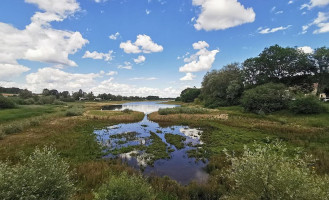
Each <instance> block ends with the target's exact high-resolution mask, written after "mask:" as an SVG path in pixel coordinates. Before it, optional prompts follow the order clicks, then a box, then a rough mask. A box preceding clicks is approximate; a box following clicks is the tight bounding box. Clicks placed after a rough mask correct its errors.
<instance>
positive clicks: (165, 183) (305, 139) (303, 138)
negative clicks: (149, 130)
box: [0, 102, 329, 199]
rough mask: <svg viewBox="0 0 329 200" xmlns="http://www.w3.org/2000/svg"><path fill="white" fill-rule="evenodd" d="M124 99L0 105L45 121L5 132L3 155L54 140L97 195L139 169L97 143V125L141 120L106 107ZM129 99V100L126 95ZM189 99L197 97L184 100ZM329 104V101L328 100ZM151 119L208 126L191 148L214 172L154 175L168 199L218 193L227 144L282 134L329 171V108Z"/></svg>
mask: <svg viewBox="0 0 329 200" xmlns="http://www.w3.org/2000/svg"><path fill="white" fill-rule="evenodd" d="M118 103H119V102H109V103H108V102H106V103H103V102H102V103H95V102H90V103H87V102H76V103H69V104H67V105H58V106H52V105H44V106H21V107H18V108H17V109H8V110H1V111H0V124H2V125H3V124H15V123H19V122H21V121H24V120H25V121H26V120H31V119H33V118H36V117H40V118H41V119H40V123H39V124H37V125H35V126H32V125H30V126H26V127H24V129H23V130H22V131H21V132H19V133H16V134H11V135H7V136H5V137H3V139H0V161H6V160H8V161H9V162H11V163H12V164H17V163H20V162H21V160H22V155H29V154H30V153H31V152H32V151H33V150H34V149H35V147H43V146H45V145H46V146H49V145H50V146H53V147H55V148H56V149H57V151H58V152H59V154H60V155H61V157H62V158H64V159H65V160H66V161H67V162H69V163H70V166H71V169H72V170H73V171H74V172H75V177H74V179H75V181H76V185H77V187H78V191H77V193H76V195H75V196H74V199H93V194H92V191H93V190H96V189H97V188H98V187H100V186H101V185H102V183H104V182H105V181H106V180H108V178H109V176H110V174H113V173H120V172H122V171H127V172H128V173H130V174H134V173H136V171H134V170H133V169H132V168H130V167H128V166H126V165H124V164H122V163H121V162H120V161H117V160H104V159H102V155H103V151H102V147H101V146H100V145H99V144H98V143H97V141H96V138H95V135H94V134H93V130H94V129H97V128H103V127H106V126H109V125H114V124H118V123H124V122H137V121H140V120H142V118H143V116H144V115H143V113H139V112H131V113H124V112H119V111H100V108H101V106H103V105H109V104H118ZM121 103H122V102H121ZM181 105H182V106H184V107H191V106H193V105H191V104H184V103H181ZM325 106H326V107H327V108H328V109H329V104H325ZM72 107H81V108H82V107H83V108H84V114H83V115H82V116H73V117H67V116H66V115H65V113H66V111H67V110H68V109H70V108H72ZM149 118H150V119H151V120H152V121H155V122H158V123H160V125H162V126H168V125H190V126H191V127H201V128H203V130H204V133H203V134H202V136H201V140H202V141H203V142H204V144H203V145H202V146H201V148H197V149H196V150H194V151H190V152H189V155H190V156H193V157H197V158H200V159H204V158H208V159H209V164H208V166H207V170H208V172H209V173H210V175H211V176H210V179H209V182H208V183H205V184H201V185H198V184H196V183H191V184H190V185H188V186H181V185H179V184H177V183H176V182H175V181H172V180H170V179H169V178H159V177H150V178H149V179H148V181H149V183H150V184H151V185H152V187H153V188H154V189H155V190H157V191H159V192H163V193H164V196H166V195H167V194H171V195H172V196H174V197H175V198H163V199H218V197H219V196H220V191H222V189H220V188H219V187H220V184H219V180H218V178H217V177H219V176H218V174H219V173H220V170H221V169H222V168H223V167H225V165H227V164H226V163H225V159H224V156H223V150H224V149H228V150H229V151H232V150H234V151H236V152H237V153H239V152H241V150H242V148H243V146H244V145H250V144H252V143H254V141H257V142H260V143H267V142H269V141H273V140H275V139H281V140H283V141H284V142H285V143H286V144H288V145H289V147H301V148H303V149H304V150H305V151H306V152H308V153H311V154H313V155H314V156H315V157H316V158H317V159H318V161H317V164H316V171H317V172H318V173H319V174H323V173H328V172H329V113H328V112H326V113H322V114H318V115H295V114H291V113H289V112H288V111H280V112H276V113H273V114H270V115H256V114H252V113H246V112H244V111H243V109H242V108H241V107H239V106H235V107H225V108H219V109H213V110H209V112H207V113H204V114H200V113H199V114H187V113H181V114H167V115H160V114H158V113H152V114H150V115H149ZM153 137H154V138H152V139H153V140H154V141H157V142H155V143H153V145H151V146H149V148H147V149H144V150H146V151H149V152H152V153H156V152H157V151H158V152H159V154H158V155H157V156H156V157H157V158H167V157H168V154H161V152H164V151H160V150H161V149H163V148H165V147H164V145H163V144H162V141H160V140H159V138H157V137H155V134H153ZM181 142H182V139H181V138H171V142H170V143H172V144H173V145H174V146H176V147H179V145H180V144H181Z"/></svg>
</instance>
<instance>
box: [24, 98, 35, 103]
mask: <svg viewBox="0 0 329 200" xmlns="http://www.w3.org/2000/svg"><path fill="white" fill-rule="evenodd" d="M34 103H35V102H34V99H33V98H29V99H25V100H24V105H32V104H34Z"/></svg>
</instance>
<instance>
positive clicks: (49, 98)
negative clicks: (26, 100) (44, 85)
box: [38, 96, 56, 105]
mask: <svg viewBox="0 0 329 200" xmlns="http://www.w3.org/2000/svg"><path fill="white" fill-rule="evenodd" d="M55 99H56V97H55V96H42V97H39V101H38V104H40V105H44V104H53V103H54V101H55Z"/></svg>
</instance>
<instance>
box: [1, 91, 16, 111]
mask: <svg viewBox="0 0 329 200" xmlns="http://www.w3.org/2000/svg"><path fill="white" fill-rule="evenodd" d="M15 107H16V106H15V103H14V102H13V101H11V100H10V99H8V98H7V97H4V96H2V95H1V94H0V109H6V108H15Z"/></svg>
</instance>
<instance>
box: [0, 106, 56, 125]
mask: <svg viewBox="0 0 329 200" xmlns="http://www.w3.org/2000/svg"><path fill="white" fill-rule="evenodd" d="M60 109H61V108H60V107H59V106H55V105H42V106H41V105H26V106H19V107H18V108H15V109H4V110H0V123H5V122H9V121H13V120H20V119H27V118H30V117H37V116H41V115H45V114H50V113H54V112H58V111H60Z"/></svg>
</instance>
